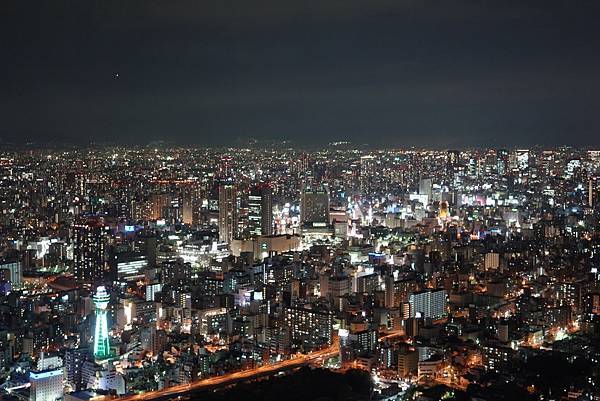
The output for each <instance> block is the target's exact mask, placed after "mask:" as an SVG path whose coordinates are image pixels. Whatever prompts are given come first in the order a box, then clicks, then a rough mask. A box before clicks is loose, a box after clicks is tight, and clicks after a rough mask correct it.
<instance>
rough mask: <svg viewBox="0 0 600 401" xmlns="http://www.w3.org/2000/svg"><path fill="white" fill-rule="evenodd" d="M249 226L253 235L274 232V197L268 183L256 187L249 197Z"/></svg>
mask: <svg viewBox="0 0 600 401" xmlns="http://www.w3.org/2000/svg"><path fill="white" fill-rule="evenodd" d="M248 226H249V227H248V228H249V231H250V234H251V235H253V236H259V235H272V234H273V199H272V191H271V188H270V187H269V186H267V185H263V186H259V187H256V188H254V189H253V190H252V191H251V192H250V196H249V197H248Z"/></svg>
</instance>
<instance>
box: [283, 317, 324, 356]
mask: <svg viewBox="0 0 600 401" xmlns="http://www.w3.org/2000/svg"><path fill="white" fill-rule="evenodd" d="M284 321H285V325H286V326H287V327H289V329H290V333H291V340H292V343H294V344H302V345H303V346H305V347H308V348H318V347H320V346H323V345H331V343H332V340H333V337H332V329H333V315H332V313H331V312H329V311H327V310H317V309H311V308H306V307H292V308H285V311H284Z"/></svg>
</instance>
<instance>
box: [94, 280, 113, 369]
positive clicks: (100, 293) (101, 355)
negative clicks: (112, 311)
mask: <svg viewBox="0 0 600 401" xmlns="http://www.w3.org/2000/svg"><path fill="white" fill-rule="evenodd" d="M93 300H94V305H95V306H96V329H95V331H94V356H95V357H96V358H97V359H105V358H108V357H109V356H110V345H109V343H108V321H107V319H106V307H107V306H108V301H109V300H110V295H108V293H107V292H106V288H105V287H104V286H99V287H98V288H97V289H96V293H95V294H94V297H93Z"/></svg>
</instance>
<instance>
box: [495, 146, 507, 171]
mask: <svg viewBox="0 0 600 401" xmlns="http://www.w3.org/2000/svg"><path fill="white" fill-rule="evenodd" d="M508 161H509V152H508V150H506V149H498V150H497V151H496V170H497V172H498V175H500V176H504V175H506V174H507V173H508V169H509V164H508Z"/></svg>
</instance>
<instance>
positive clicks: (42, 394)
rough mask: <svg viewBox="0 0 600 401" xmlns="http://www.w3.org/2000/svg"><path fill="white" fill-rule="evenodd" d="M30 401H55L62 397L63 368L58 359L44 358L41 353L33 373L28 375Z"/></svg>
mask: <svg viewBox="0 0 600 401" xmlns="http://www.w3.org/2000/svg"><path fill="white" fill-rule="evenodd" d="M29 385H30V387H29V399H30V400H31V401H57V400H62V398H63V395H64V387H63V367H62V360H61V359H60V358H59V357H56V356H55V357H50V358H46V357H44V354H43V353H42V355H41V357H40V360H39V361H38V364H37V368H36V370H35V371H31V372H30V373H29Z"/></svg>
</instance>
